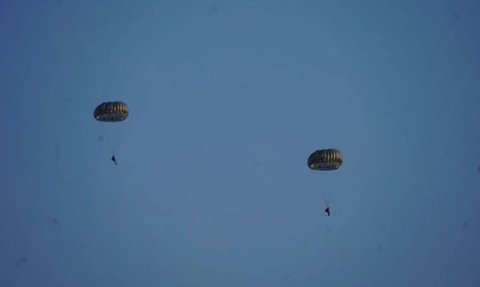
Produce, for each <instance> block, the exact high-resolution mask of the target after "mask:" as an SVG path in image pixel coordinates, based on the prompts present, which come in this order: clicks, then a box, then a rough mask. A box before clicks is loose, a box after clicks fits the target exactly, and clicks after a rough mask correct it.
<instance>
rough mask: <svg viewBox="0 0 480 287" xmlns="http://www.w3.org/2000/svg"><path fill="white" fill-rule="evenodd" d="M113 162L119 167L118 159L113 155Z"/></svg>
mask: <svg viewBox="0 0 480 287" xmlns="http://www.w3.org/2000/svg"><path fill="white" fill-rule="evenodd" d="M112 161H113V162H114V163H115V165H118V164H117V159H116V158H115V156H114V155H112Z"/></svg>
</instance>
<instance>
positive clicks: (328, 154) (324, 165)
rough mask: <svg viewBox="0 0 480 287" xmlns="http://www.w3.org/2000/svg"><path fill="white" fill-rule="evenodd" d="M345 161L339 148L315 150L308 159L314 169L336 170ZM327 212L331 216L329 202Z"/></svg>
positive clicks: (309, 165)
mask: <svg viewBox="0 0 480 287" xmlns="http://www.w3.org/2000/svg"><path fill="white" fill-rule="evenodd" d="M342 163H343V155H342V152H341V151H340V150H338V149H334V148H330V149H321V150H316V151H315V152H313V153H312V154H311V155H310V156H309V157H308V160H307V165H308V167H309V168H310V169H312V170H320V171H327V170H336V169H339V168H340V166H341V165H342ZM325 213H326V214H327V216H330V206H329V204H328V202H327V208H325Z"/></svg>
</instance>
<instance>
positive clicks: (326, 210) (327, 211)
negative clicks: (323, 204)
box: [325, 206, 330, 216]
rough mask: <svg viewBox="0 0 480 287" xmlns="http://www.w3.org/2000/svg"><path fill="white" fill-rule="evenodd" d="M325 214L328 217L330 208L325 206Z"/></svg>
mask: <svg viewBox="0 0 480 287" xmlns="http://www.w3.org/2000/svg"><path fill="white" fill-rule="evenodd" d="M325 212H326V213H327V215H328V216H330V207H328V206H327V208H325Z"/></svg>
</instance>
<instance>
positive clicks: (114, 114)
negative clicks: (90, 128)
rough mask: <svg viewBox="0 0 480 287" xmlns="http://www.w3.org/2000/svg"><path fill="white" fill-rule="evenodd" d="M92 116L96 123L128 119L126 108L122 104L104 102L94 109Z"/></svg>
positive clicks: (125, 105)
mask: <svg viewBox="0 0 480 287" xmlns="http://www.w3.org/2000/svg"><path fill="white" fill-rule="evenodd" d="M93 116H94V117H95V119H96V120H97V121H102V122H121V121H123V120H125V119H126V118H127V117H128V106H127V104H125V103H123V102H105V103H102V104H100V105H98V106H97V107H96V108H95V111H94V112H93Z"/></svg>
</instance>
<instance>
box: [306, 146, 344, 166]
mask: <svg viewBox="0 0 480 287" xmlns="http://www.w3.org/2000/svg"><path fill="white" fill-rule="evenodd" d="M342 162H343V155H342V152H341V151H340V150H338V149H334V148H330V149H320V150H316V151H315V152H313V153H312V154H311V155H310V156H309V157H308V161H307V165H308V167H309V168H310V169H313V170H335V169H338V168H340V166H341V165H342Z"/></svg>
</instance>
